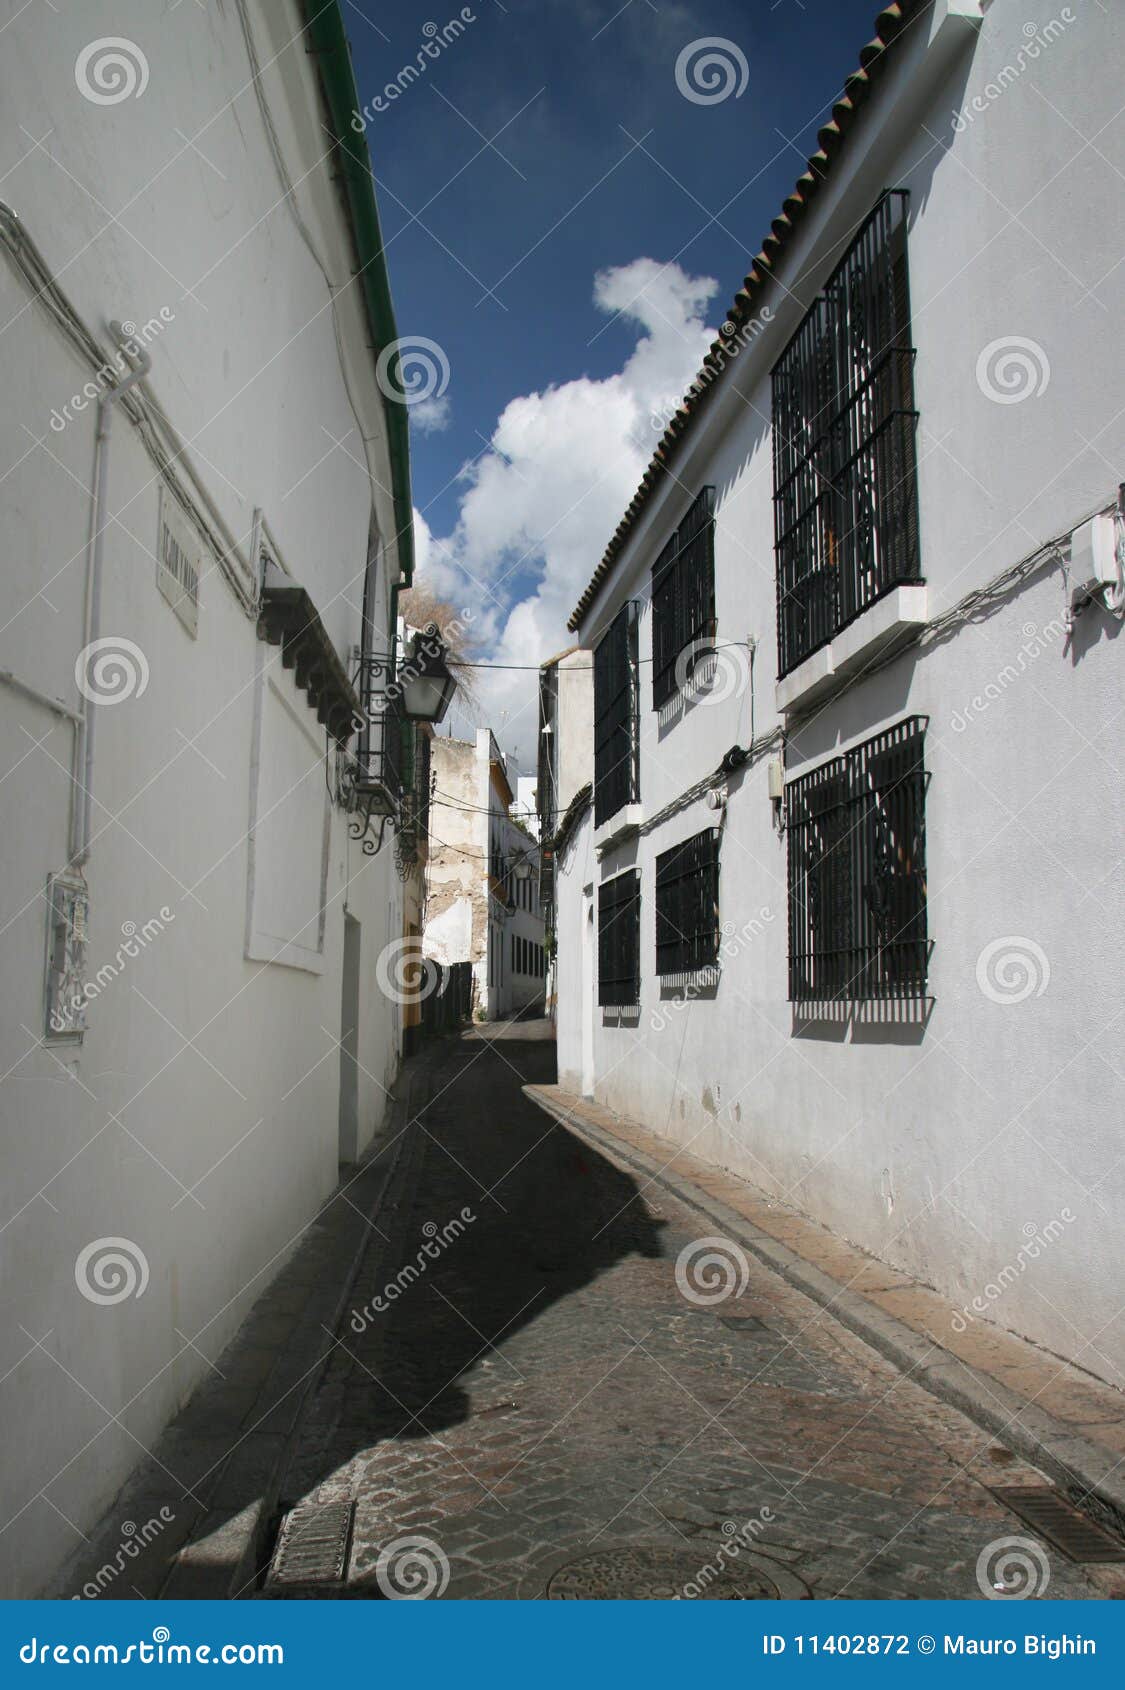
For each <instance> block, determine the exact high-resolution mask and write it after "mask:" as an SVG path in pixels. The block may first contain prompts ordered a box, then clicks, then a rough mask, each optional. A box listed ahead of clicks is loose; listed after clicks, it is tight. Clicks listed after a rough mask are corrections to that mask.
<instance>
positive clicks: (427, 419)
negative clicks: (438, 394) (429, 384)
mask: <svg viewBox="0 0 1125 1690" xmlns="http://www.w3.org/2000/svg"><path fill="white" fill-rule="evenodd" d="M410 421H411V424H412V426H413V427H414V428H416V429H417V430H418V432H419V433H420V434H440V433H441V431H442V429H446V428H448V427H449V400H448V399H444V398H442V399H419V400H418V402H417V404H415V405H411V407H410Z"/></svg>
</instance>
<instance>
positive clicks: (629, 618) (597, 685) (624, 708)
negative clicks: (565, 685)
mask: <svg viewBox="0 0 1125 1690" xmlns="http://www.w3.org/2000/svg"><path fill="white" fill-rule="evenodd" d="M637 796H638V788H637V607H636V605H635V604H626V605H622V607H621V609H620V610H619V611H618V613H617V615H616V616H615V617H614V619H613V621H612V622H611V623H610V625H609V627H608V628H607V629H606V631H605V633H604V634H603V635H602V638H601V639H600V640H599V641H598V644H597V647H596V648H595V651H594V822H595V825H598V826H600V824H601V823H602V822H604V821H608V820H609V818H610V816H614V815H616V814H617V812H618V810H620V809H621V808H622V806H623V805H625V804H634V803H636V801H637Z"/></svg>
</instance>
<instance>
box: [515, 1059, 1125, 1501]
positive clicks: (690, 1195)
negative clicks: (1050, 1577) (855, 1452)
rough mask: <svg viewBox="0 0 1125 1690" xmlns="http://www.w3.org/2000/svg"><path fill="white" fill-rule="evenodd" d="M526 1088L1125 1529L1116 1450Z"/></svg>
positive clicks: (548, 1110) (546, 1108)
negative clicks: (704, 1216)
mask: <svg viewBox="0 0 1125 1690" xmlns="http://www.w3.org/2000/svg"><path fill="white" fill-rule="evenodd" d="M523 1091H524V1093H525V1095H526V1096H527V1097H529V1098H530V1099H531V1101H532V1102H533V1103H536V1104H538V1106H539V1108H540V1109H542V1110H543V1112H544V1113H545V1114H547V1115H550V1116H552V1117H553V1119H555V1120H556V1121H558V1122H559V1123H560V1125H562V1126H565V1127H568V1128H569V1129H570V1130H571V1131H573V1132H576V1133H579V1134H581V1135H582V1136H583V1137H586V1138H588V1139H590V1140H591V1141H592V1142H593V1143H594V1144H595V1145H597V1146H598V1148H599V1149H602V1150H606V1151H608V1152H609V1153H610V1154H611V1155H613V1156H615V1157H616V1158H617V1159H618V1161H621V1162H624V1163H626V1164H627V1165H628V1166H629V1167H631V1168H633V1169H634V1171H636V1172H638V1173H642V1174H644V1175H645V1176H646V1178H648V1179H649V1180H650V1181H651V1182H652V1183H653V1184H656V1185H660V1186H662V1187H663V1188H664V1190H666V1191H668V1192H669V1193H671V1194H672V1195H673V1196H675V1197H678V1198H679V1199H680V1200H681V1202H684V1203H686V1204H687V1205H688V1206H689V1207H690V1208H693V1209H696V1210H698V1211H699V1213H700V1214H702V1215H706V1216H707V1218H708V1219H709V1220H713V1221H717V1222H718V1223H719V1224H720V1225H721V1226H723V1227H724V1228H725V1229H726V1231H728V1232H730V1233H733V1234H734V1235H735V1236H736V1237H737V1238H738V1240H739V1241H740V1242H741V1243H744V1244H745V1245H746V1246H747V1247H748V1248H749V1249H750V1250H751V1251H752V1252H753V1254H754V1255H755V1256H757V1257H758V1259H759V1260H760V1261H762V1262H764V1263H765V1265H766V1266H767V1267H771V1268H773V1269H774V1271H775V1272H777V1273H779V1274H780V1275H781V1277H782V1278H783V1279H785V1280H786V1281H787V1282H788V1283H789V1284H790V1285H792V1286H794V1287H795V1288H796V1289H797V1290H798V1291H803V1292H804V1293H805V1295H806V1296H808V1297H810V1298H811V1299H812V1300H813V1302H815V1303H819V1304H820V1305H821V1307H822V1308H825V1309H828V1310H829V1311H830V1312H831V1313H832V1315H833V1316H834V1317H835V1318H836V1319H837V1320H839V1322H840V1324H841V1325H842V1326H846V1327H847V1328H848V1330H849V1331H851V1332H854V1333H855V1334H856V1336H857V1337H859V1338H862V1339H863V1340H864V1341H865V1342H866V1343H868V1344H870V1345H871V1347H872V1349H875V1350H878V1352H879V1354H880V1355H882V1356H884V1357H885V1358H886V1360H888V1361H890V1362H893V1363H894V1364H895V1366H896V1367H899V1368H901V1369H902V1372H903V1374H904V1375H905V1376H906V1377H907V1378H909V1379H911V1380H912V1381H913V1382H914V1383H915V1384H918V1385H921V1386H922V1387H923V1388H924V1389H926V1390H928V1391H930V1392H931V1393H932V1394H933V1395H934V1396H936V1397H939V1398H941V1399H942V1400H943V1401H944V1402H948V1403H951V1404H952V1405H953V1407H954V1408H958V1409H960V1410H961V1412H962V1413H963V1414H966V1415H968V1417H969V1418H970V1419H971V1420H975V1421H976V1422H977V1424H978V1425H979V1426H981V1427H983V1428H984V1430H985V1431H987V1432H990V1433H992V1434H993V1436H996V1437H1002V1438H1003V1440H1004V1442H1005V1444H1007V1445H1008V1446H1010V1447H1011V1448H1012V1449H1013V1450H1015V1451H1016V1452H1017V1454H1019V1455H1022V1456H1023V1457H1024V1458H1025V1459H1026V1460H1028V1461H1030V1462H1032V1463H1033V1464H1034V1465H1035V1466H1036V1467H1040V1468H1042V1470H1043V1471H1044V1472H1045V1473H1047V1474H1049V1475H1050V1477H1051V1478H1053V1479H1054V1480H1055V1482H1056V1483H1057V1484H1058V1485H1059V1486H1060V1488H1061V1489H1062V1490H1064V1491H1065V1492H1066V1494H1067V1495H1068V1496H1069V1497H1070V1499H1071V1501H1073V1502H1075V1503H1076V1504H1080V1505H1081V1506H1082V1507H1084V1508H1085V1509H1086V1510H1087V1511H1088V1512H1089V1513H1091V1514H1093V1515H1094V1516H1096V1517H1097V1518H1099V1519H1101V1520H1102V1522H1103V1523H1104V1524H1105V1525H1107V1526H1108V1527H1109V1528H1110V1529H1111V1530H1115V1531H1117V1532H1122V1531H1125V1463H1123V1462H1122V1458H1121V1456H1120V1455H1118V1454H1117V1453H1116V1452H1115V1451H1113V1450H1111V1449H1108V1448H1106V1446H1105V1445H1103V1444H1097V1443H1094V1442H1092V1441H1091V1440H1090V1439H1089V1438H1084V1437H1081V1436H1080V1435H1079V1434H1077V1433H1076V1432H1075V1431H1074V1429H1073V1428H1072V1427H1070V1426H1067V1425H1066V1424H1065V1423H1064V1422H1063V1421H1061V1420H1058V1419H1056V1417H1055V1416H1054V1415H1053V1414H1048V1413H1047V1412H1046V1411H1045V1410H1044V1409H1041V1408H1037V1407H1036V1406H1035V1404H1034V1403H1029V1402H1028V1401H1027V1400H1026V1398H1024V1397H1021V1396H1019V1395H1018V1394H1017V1393H1016V1392H1015V1391H1013V1390H1011V1389H1010V1388H1009V1387H1008V1386H1006V1385H1002V1384H1001V1383H1000V1382H999V1380H996V1379H991V1378H989V1377H987V1375H985V1374H982V1373H979V1372H978V1371H977V1370H976V1369H975V1368H972V1367H969V1366H968V1365H967V1364H966V1363H965V1362H963V1361H961V1360H960V1358H959V1357H957V1356H955V1355H954V1354H953V1353H952V1352H951V1351H950V1350H947V1349H946V1348H945V1347H944V1346H943V1345H942V1344H940V1343H939V1342H938V1340H937V1339H936V1338H933V1339H930V1338H925V1337H923V1336H922V1335H921V1334H919V1333H918V1332H915V1331H914V1329H913V1327H910V1326H908V1325H907V1324H906V1323H905V1321H902V1320H899V1319H898V1318H897V1316H895V1315H892V1314H888V1313H887V1311H886V1310H885V1309H881V1308H879V1307H878V1305H877V1304H875V1303H873V1302H871V1301H870V1299H869V1298H867V1297H865V1296H864V1295H863V1293H862V1292H860V1291H852V1290H849V1289H848V1288H847V1287H846V1286H842V1285H841V1284H840V1282H839V1280H837V1279H833V1278H832V1276H831V1275H830V1274H827V1273H825V1272H823V1270H822V1269H820V1268H818V1267H814V1266H813V1265H812V1263H811V1262H808V1261H806V1260H805V1258H804V1257H803V1256H800V1255H798V1254H797V1252H796V1251H795V1250H792V1249H790V1247H789V1246H788V1245H787V1244H782V1243H781V1242H780V1241H779V1240H778V1239H776V1238H773V1237H771V1236H770V1234H769V1233H767V1232H763V1231H762V1230H761V1228H760V1227H756V1226H755V1225H754V1224H753V1222H752V1221H748V1220H747V1219H746V1217H745V1216H744V1215H740V1214H739V1213H738V1211H737V1210H735V1209H732V1208H730V1207H729V1205H728V1204H726V1203H724V1202H722V1201H721V1200H720V1199H719V1198H716V1197H711V1196H709V1195H708V1194H707V1193H706V1192H703V1191H701V1190H700V1189H699V1187H698V1186H696V1185H695V1184H694V1182H693V1181H691V1179H690V1177H688V1176H686V1175H679V1176H677V1177H675V1178H672V1177H670V1176H669V1175H667V1174H666V1173H665V1171H664V1169H663V1167H662V1166H661V1164H660V1163H659V1162H657V1161H655V1160H654V1159H653V1158H652V1157H651V1156H648V1155H647V1154H646V1153H645V1152H644V1151H643V1150H639V1149H637V1148H636V1147H635V1146H634V1145H631V1144H626V1143H624V1142H623V1141H622V1140H621V1139H619V1138H616V1137H614V1136H613V1135H612V1134H611V1133H608V1132H606V1131H604V1130H603V1129H602V1128H600V1127H597V1126H595V1125H594V1124H593V1123H592V1122H590V1121H587V1120H585V1119H584V1118H583V1116H582V1115H580V1114H578V1113H577V1112H576V1111H575V1110H573V1109H572V1108H568V1107H567V1106H566V1105H565V1104H562V1103H556V1102H554V1101H553V1100H550V1099H548V1098H546V1097H544V1096H543V1095H542V1094H541V1093H540V1091H539V1089H538V1088H537V1087H536V1086H524V1087H523Z"/></svg>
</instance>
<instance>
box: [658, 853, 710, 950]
mask: <svg viewBox="0 0 1125 1690" xmlns="http://www.w3.org/2000/svg"><path fill="white" fill-rule="evenodd" d="M718 957H719V830H718V828H717V827H705V828H704V829H703V832H702V833H696V834H693V836H692V837H691V838H690V839H685V840H683V841H682V842H681V843H680V844H679V845H673V847H672V849H671V850H670V851H663V852H661V854H660V856H658V857H657V859H656V972H657V974H661V975H664V974H686V973H690V972H692V971H693V970H696V969H700V968H707V967H710V966H712V965H713V964H714V963H715V962H717V961H718Z"/></svg>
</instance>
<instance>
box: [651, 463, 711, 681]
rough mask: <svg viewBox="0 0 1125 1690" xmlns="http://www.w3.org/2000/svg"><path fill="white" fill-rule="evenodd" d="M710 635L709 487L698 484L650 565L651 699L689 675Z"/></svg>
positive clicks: (705, 647)
mask: <svg viewBox="0 0 1125 1690" xmlns="http://www.w3.org/2000/svg"><path fill="white" fill-rule="evenodd" d="M714 637H715V489H714V488H713V487H704V489H703V491H702V492H701V493H700V495H699V497H698V498H697V499H696V500H695V502H694V504H693V505H692V506H691V509H690V510H689V511H688V513H687V515H686V516H685V517H684V519H683V521H682V522H681V523H680V526H679V527H678V528H677V529H676V532H675V533H674V534H673V535H672V537H671V539H670V540H669V541H668V543H667V545H666V546H665V547H664V550H663V551H662V552H661V554H660V556H659V557H658V558H657V560H656V562H655V564H654V565H653V570H652V705H653V709H654V710H659V709H660V708H661V706H662V705H664V704H667V702H668V700H669V699H670V698H673V697H674V696H675V694H676V693H677V692H678V691H679V689H680V687H681V686H682V684H683V683H684V681H686V680H687V679H689V677H690V675H691V671H692V669H693V668H694V666H695V663H696V661H697V660H698V659H699V658H700V657H701V656H703V655H704V653H705V652H706V651H708V650H710V647H711V642H712V640H713V639H714Z"/></svg>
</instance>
